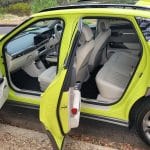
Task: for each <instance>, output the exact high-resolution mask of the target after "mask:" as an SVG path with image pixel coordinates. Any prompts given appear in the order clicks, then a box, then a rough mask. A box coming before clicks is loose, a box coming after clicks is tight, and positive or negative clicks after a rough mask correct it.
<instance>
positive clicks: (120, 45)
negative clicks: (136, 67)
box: [107, 24, 141, 57]
mask: <svg viewBox="0 0 150 150" xmlns="http://www.w3.org/2000/svg"><path fill="white" fill-rule="evenodd" d="M111 32H112V34H111V37H110V40H109V45H108V48H107V56H108V57H110V56H111V55H112V54H113V53H115V52H128V53H132V54H135V55H138V52H139V50H140V48H141V47H140V44H139V40H138V37H137V34H136V32H135V31H134V30H133V27H132V26H131V25H129V24H119V25H113V26H111Z"/></svg>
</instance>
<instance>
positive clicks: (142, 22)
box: [137, 17, 150, 41]
mask: <svg viewBox="0 0 150 150" xmlns="http://www.w3.org/2000/svg"><path fill="white" fill-rule="evenodd" d="M137 22H138V24H139V26H140V28H141V30H142V33H143V35H144V37H145V39H146V40H147V41H150V19H146V18H141V17H138V18H137Z"/></svg>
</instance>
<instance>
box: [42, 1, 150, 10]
mask: <svg viewBox="0 0 150 150" xmlns="http://www.w3.org/2000/svg"><path fill="white" fill-rule="evenodd" d="M80 8H123V9H138V10H150V7H144V6H137V5H130V4H101V3H97V2H93V3H88V4H87V3H77V4H71V5H62V6H57V7H51V8H47V9H44V10H41V11H40V12H46V11H54V10H64V9H80Z"/></svg>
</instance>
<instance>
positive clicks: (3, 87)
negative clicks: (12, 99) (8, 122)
mask: <svg viewBox="0 0 150 150" xmlns="http://www.w3.org/2000/svg"><path fill="white" fill-rule="evenodd" d="M8 92H9V88H8V83H7V78H6V77H2V75H1V74H0V109H1V108H2V106H3V105H4V103H5V102H6V100H7V98H8Z"/></svg>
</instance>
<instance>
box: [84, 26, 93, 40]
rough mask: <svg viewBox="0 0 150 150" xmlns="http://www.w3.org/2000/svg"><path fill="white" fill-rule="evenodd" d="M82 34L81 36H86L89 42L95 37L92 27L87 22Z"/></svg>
mask: <svg viewBox="0 0 150 150" xmlns="http://www.w3.org/2000/svg"><path fill="white" fill-rule="evenodd" d="M81 34H83V35H81V37H82V36H84V38H85V41H86V42H89V41H90V40H92V38H93V37H94V35H93V32H92V30H91V28H90V27H89V26H88V25H86V24H85V25H83V27H82V33H81Z"/></svg>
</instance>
